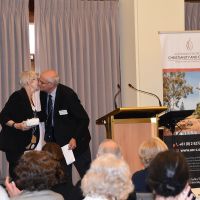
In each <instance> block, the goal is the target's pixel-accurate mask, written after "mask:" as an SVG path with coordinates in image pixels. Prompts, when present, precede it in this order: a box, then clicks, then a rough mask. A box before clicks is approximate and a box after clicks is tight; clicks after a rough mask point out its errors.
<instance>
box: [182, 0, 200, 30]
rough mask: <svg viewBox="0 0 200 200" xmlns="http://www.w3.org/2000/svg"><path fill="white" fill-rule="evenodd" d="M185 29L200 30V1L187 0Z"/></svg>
mask: <svg viewBox="0 0 200 200" xmlns="http://www.w3.org/2000/svg"><path fill="white" fill-rule="evenodd" d="M185 30H200V2H185Z"/></svg>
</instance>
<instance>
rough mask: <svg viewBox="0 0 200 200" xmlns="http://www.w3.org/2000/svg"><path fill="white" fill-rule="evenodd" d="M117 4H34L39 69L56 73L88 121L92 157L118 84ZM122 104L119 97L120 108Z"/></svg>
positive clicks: (78, 0)
mask: <svg viewBox="0 0 200 200" xmlns="http://www.w3.org/2000/svg"><path fill="white" fill-rule="evenodd" d="M118 18H119V4H118V1H82V0H35V30H36V55H35V61H36V69H37V71H41V70H44V69H47V68H54V69H56V70H57V71H58V72H59V74H60V78H61V82H62V83H63V84H66V85H68V86H69V87H72V88H73V89H74V90H75V91H76V92H77V93H78V96H79V97H80V99H81V101H82V104H83V106H84V107H85V108H86V110H87V112H88V114H89V116H90V119H91V121H90V132H91V135H92V142H91V149H92V153H93V157H94V156H95V155H96V150H97V147H98V144H99V142H100V141H101V140H102V139H103V138H105V134H104V133H105V128H104V127H98V126H97V125H96V123H95V121H96V119H97V118H99V117H100V116H103V115H105V114H106V113H108V112H110V111H112V110H113V109H114V106H113V99H114V95H115V93H116V92H117V84H118V83H120V68H119V27H118V25H119V20H118ZM120 104H121V98H120V95H119V98H118V105H119V106H120Z"/></svg>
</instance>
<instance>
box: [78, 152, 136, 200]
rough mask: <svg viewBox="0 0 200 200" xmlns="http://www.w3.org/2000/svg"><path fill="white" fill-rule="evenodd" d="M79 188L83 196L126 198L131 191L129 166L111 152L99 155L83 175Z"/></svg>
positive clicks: (120, 199) (118, 199)
mask: <svg viewBox="0 0 200 200" xmlns="http://www.w3.org/2000/svg"><path fill="white" fill-rule="evenodd" d="M81 188H82V191H83V194H84V195H85V196H91V197H93V196H100V197H105V198H109V199H112V198H115V199H117V200H124V199H127V197H128V195H129V194H130V193H131V192H132V191H133V184H132V181H131V172H130V169H129V166H128V165H127V163H126V162H125V161H124V160H123V159H119V158H116V156H114V155H112V154H105V155H102V156H99V157H97V158H96V159H95V160H94V161H93V162H92V164H91V167H90V169H89V170H88V171H87V173H86V174H85V176H84V177H83V179H82V182H81Z"/></svg>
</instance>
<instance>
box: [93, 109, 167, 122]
mask: <svg viewBox="0 0 200 200" xmlns="http://www.w3.org/2000/svg"><path fill="white" fill-rule="evenodd" d="M165 110H167V107H165V106H162V107H160V106H151V107H131V108H130V107H125V108H117V109H116V110H113V111H112V112H110V113H108V114H107V115H105V116H103V117H101V118H99V119H97V120H96V123H97V124H102V123H103V121H104V120H107V119H108V118H109V117H111V116H113V117H114V119H129V118H151V117H155V116H156V115H157V114H159V113H161V112H163V111H165Z"/></svg>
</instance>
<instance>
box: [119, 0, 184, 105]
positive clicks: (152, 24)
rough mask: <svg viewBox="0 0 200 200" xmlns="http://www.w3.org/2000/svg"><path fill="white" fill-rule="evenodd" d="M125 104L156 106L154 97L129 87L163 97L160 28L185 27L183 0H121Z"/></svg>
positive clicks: (122, 67) (181, 28)
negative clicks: (133, 86) (129, 84)
mask: <svg viewBox="0 0 200 200" xmlns="http://www.w3.org/2000/svg"><path fill="white" fill-rule="evenodd" d="M120 19H121V21H120V32H121V43H120V45H121V71H122V74H121V78H122V104H123V106H125V107H131V106H156V105H158V101H157V100H156V99H155V98H154V97H151V96H148V95H144V94H141V93H136V92H134V91H133V90H131V89H130V88H129V87H128V83H132V84H133V85H135V86H136V87H137V88H139V89H141V90H145V91H149V92H153V93H155V94H157V95H158V96H159V97H160V98H161V100H162V95H163V93H162V67H161V65H160V62H161V61H160V43H159V34H158V32H159V31H161V32H162V31H183V30H184V0H153V1H149V0H120Z"/></svg>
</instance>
